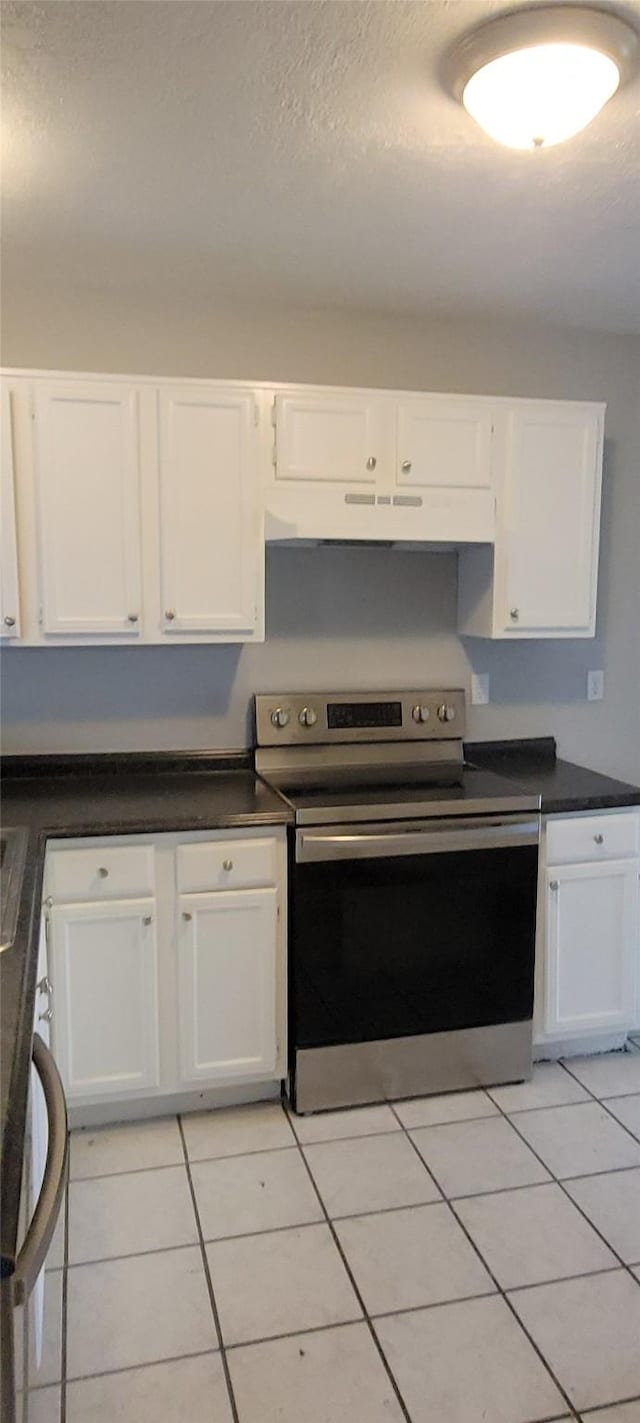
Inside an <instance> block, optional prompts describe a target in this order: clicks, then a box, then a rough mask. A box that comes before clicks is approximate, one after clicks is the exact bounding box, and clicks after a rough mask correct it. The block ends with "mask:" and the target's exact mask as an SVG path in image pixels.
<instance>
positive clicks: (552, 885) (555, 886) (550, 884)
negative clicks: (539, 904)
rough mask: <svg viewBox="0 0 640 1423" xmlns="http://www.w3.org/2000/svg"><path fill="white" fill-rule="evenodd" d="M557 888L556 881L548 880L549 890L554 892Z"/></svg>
mask: <svg viewBox="0 0 640 1423" xmlns="http://www.w3.org/2000/svg"><path fill="white" fill-rule="evenodd" d="M558 888H559V886H558V881H557V879H552V880H549V889H553V890H556V889H558Z"/></svg>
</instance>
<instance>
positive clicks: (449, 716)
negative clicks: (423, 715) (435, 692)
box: [438, 702, 456, 721]
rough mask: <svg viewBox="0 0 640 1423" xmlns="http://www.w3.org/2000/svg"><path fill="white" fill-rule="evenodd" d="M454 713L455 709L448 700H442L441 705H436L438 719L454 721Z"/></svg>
mask: <svg viewBox="0 0 640 1423" xmlns="http://www.w3.org/2000/svg"><path fill="white" fill-rule="evenodd" d="M455 715H456V709H455V707H452V706H451V703H450V702H443V703H442V706H441V707H438V721H454V720H455Z"/></svg>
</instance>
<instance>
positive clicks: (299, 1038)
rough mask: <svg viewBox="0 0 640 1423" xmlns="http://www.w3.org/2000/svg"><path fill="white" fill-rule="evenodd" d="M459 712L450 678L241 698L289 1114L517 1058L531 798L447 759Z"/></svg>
mask: <svg viewBox="0 0 640 1423" xmlns="http://www.w3.org/2000/svg"><path fill="white" fill-rule="evenodd" d="M464 722H465V699H464V692H462V691H459V690H454V691H446V690H444V691H443V690H438V691H434V690H431V691H416V692H407V691H404V692H380V693H343V692H340V693H326V692H324V693H319V694H315V693H314V694H311V693H306V694H305V695H298V694H295V693H286V694H285V693H282V694H279V695H277V696H275V695H274V696H258V697H256V730H257V750H256V769H257V771H258V772H259V774H260V775H262V776H263V778H264V779H265V780H267V781H268V782H269V784H270V785H272V786H274V787H275V788H276V789H277V790H278V791H279V792H280V793H281V794H282V795H284V796H285V798H286V799H287V801H288V802H289V804H290V805H291V806H292V808H293V811H294V814H295V827H294V829H293V831H292V834H291V854H290V921H289V922H290V938H289V1003H290V1008H289V1043H290V1076H289V1089H290V1095H291V1098H292V1102H293V1105H294V1107H295V1109H296V1111H298V1112H309V1111H316V1110H318V1109H321V1108H328V1107H338V1106H349V1105H354V1104H356V1103H361V1102H376V1101H384V1100H385V1099H387V1100H388V1099H393V1098H398V1097H403V1096H411V1095H414V1094H422V1093H427V1092H442V1091H447V1090H454V1089H457V1088H464V1087H472V1086H478V1085H481V1084H484V1085H490V1084H492V1083H494V1084H495V1083H498V1082H513V1081H518V1080H521V1079H522V1078H525V1077H527V1076H529V1074H530V1072H531V1045H532V1015H533V979H534V942H535V905H536V883H537V861H538V838H539V823H540V822H539V799H538V797H536V796H532V795H526V794H523V793H522V792H521V791H519V790H518V788H517V787H515V786H514V785H513V784H512V783H511V782H510V781H508V780H506V779H503V778H502V777H501V776H496V775H493V774H492V773H491V772H487V771H483V770H477V769H475V768H474V767H473V766H469V765H467V764H465V761H464V756H463V737H464Z"/></svg>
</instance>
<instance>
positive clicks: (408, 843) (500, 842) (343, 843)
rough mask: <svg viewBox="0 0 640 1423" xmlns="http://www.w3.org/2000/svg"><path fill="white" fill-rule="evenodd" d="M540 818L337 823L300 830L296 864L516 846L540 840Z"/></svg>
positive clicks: (533, 843) (496, 817)
mask: <svg viewBox="0 0 640 1423" xmlns="http://www.w3.org/2000/svg"><path fill="white" fill-rule="evenodd" d="M538 838H539V822H538V820H537V819H536V820H518V819H515V820H509V819H506V818H505V819H500V817H498V816H491V817H486V818H482V817H478V819H477V820H476V821H474V822H473V823H472V824H470V823H469V822H468V821H467V822H466V823H464V824H462V825H461V824H460V822H459V821H458V823H457V824H456V822H455V821H451V820H449V821H447V822H446V824H444V823H443V822H442V821H441V822H440V824H434V825H433V827H432V826H425V825H421V826H420V828H419V829H418V828H416V827H409V826H407V828H406V829H404V830H386V829H385V828H384V827H383V826H375V827H372V828H370V829H365V828H361V829H359V830H358V831H356V832H354V833H353V834H352V833H351V832H350V831H346V830H344V829H343V828H342V827H337V828H335V829H330V830H298V831H297V833H296V863H297V864H311V863H313V862H317V861H320V860H374V859H387V858H388V857H391V856H398V855H440V854H447V853H456V854H457V853H458V851H462V850H501V849H507V848H511V847H512V846H518V845H537V843H538Z"/></svg>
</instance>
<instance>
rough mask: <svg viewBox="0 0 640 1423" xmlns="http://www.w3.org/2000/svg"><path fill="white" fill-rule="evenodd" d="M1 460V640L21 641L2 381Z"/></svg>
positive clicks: (8, 414)
mask: <svg viewBox="0 0 640 1423" xmlns="http://www.w3.org/2000/svg"><path fill="white" fill-rule="evenodd" d="M0 393H1V397H2V409H1V412H0V418H1V421H2V434H1V439H2V454H1V459H0V519H1V523H0V560H1V562H0V637H20V589H19V583H18V539H17V528H16V504H15V469H14V459H13V420H12V410H11V393H10V389H9V385H8V383H7V381H6V380H4V379H3V381H2V383H1V386H0Z"/></svg>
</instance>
